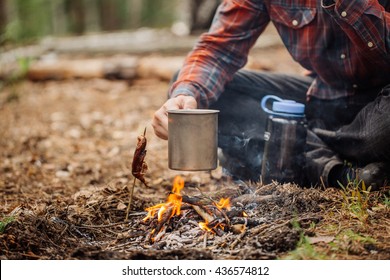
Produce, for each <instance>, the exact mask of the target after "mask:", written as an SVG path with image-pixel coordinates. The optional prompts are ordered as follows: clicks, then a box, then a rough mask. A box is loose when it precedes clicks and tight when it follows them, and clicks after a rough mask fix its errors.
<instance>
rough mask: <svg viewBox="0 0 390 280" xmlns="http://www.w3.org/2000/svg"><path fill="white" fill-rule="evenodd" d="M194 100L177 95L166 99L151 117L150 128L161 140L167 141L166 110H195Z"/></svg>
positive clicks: (195, 103)
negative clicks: (151, 127)
mask: <svg viewBox="0 0 390 280" xmlns="http://www.w3.org/2000/svg"><path fill="white" fill-rule="evenodd" d="M196 108H197V102H196V99H195V98H194V97H192V96H188V95H178V96H176V97H174V98H171V99H168V100H167V102H165V103H164V105H162V106H161V108H160V109H158V110H157V111H156V112H155V113H154V116H153V121H152V126H153V129H154V133H155V134H156V135H157V136H158V137H160V138H161V139H164V140H167V139H168V110H176V109H196Z"/></svg>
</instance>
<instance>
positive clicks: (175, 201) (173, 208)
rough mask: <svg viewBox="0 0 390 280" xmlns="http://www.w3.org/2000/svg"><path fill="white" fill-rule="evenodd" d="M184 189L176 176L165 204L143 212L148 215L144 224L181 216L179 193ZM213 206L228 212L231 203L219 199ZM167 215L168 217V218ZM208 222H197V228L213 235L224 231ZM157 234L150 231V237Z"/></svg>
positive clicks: (227, 199)
mask: <svg viewBox="0 0 390 280" xmlns="http://www.w3.org/2000/svg"><path fill="white" fill-rule="evenodd" d="M183 188H184V179H183V178H182V177H180V176H176V177H175V178H174V180H173V186H172V191H171V194H170V195H169V196H168V198H167V200H166V202H165V203H159V204H156V205H154V206H151V207H148V208H146V209H145V210H146V211H148V214H147V215H146V217H145V218H144V219H143V221H144V222H146V221H147V220H149V219H153V218H154V217H156V215H157V221H158V222H161V221H169V219H171V218H172V217H173V216H179V215H180V214H181V205H182V201H183V198H182V196H181V191H182V189H183ZM214 205H215V206H216V207H217V208H218V209H219V210H222V209H227V210H230V207H231V202H230V199H229V198H221V199H220V200H219V202H214ZM168 215H169V216H168ZM209 222H210V221H207V220H205V221H203V222H199V227H200V228H201V229H202V230H204V231H207V232H211V233H215V232H216V230H217V229H218V228H220V229H222V230H223V229H224V225H223V224H221V223H217V224H216V225H213V226H211V227H210V226H209ZM154 234H158V232H156V229H153V230H152V231H151V235H154ZM151 240H152V241H154V237H151Z"/></svg>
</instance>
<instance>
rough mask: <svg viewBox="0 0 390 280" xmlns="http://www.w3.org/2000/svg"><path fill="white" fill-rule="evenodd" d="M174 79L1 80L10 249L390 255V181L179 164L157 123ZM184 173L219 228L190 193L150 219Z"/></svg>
mask: <svg viewBox="0 0 390 280" xmlns="http://www.w3.org/2000/svg"><path fill="white" fill-rule="evenodd" d="M260 60H261V63H263V64H264V65H267V66H268V67H267V68H270V69H271V70H272V71H284V72H299V71H301V69H300V68H299V67H297V66H296V65H295V64H294V63H293V62H292V61H290V60H289V59H288V55H287V53H285V51H283V50H281V49H280V50H279V49H272V50H264V51H263V52H262V54H261V57H260ZM274 61H277V62H278V63H275V62H274ZM271 62H272V63H271ZM167 88H168V82H167V81H161V80H158V79H136V80H133V81H123V80H104V79H90V80H80V79H78V80H77V79H76V80H64V81H46V82H39V83H33V82H30V81H22V82H18V83H14V84H11V85H8V86H6V87H2V89H1V92H0V135H1V137H0V259H283V258H287V259H390V191H389V190H390V188H389V187H386V188H385V189H384V190H382V191H380V192H372V193H369V192H365V191H364V190H361V189H359V188H358V186H356V185H353V184H351V186H350V188H347V189H345V190H341V189H323V188H322V187H321V186H319V187H318V188H300V187H298V186H296V185H292V184H284V185H280V184H277V183H276V182H275V183H272V184H269V185H262V184H261V183H251V182H241V183H236V182H232V181H231V180H229V178H226V177H225V176H223V175H222V174H221V170H220V169H219V168H218V169H217V170H215V171H212V172H192V173H191V172H177V171H172V170H169V169H168V164H167V154H168V153H167V142H166V141H163V140H160V139H158V138H157V137H155V136H154V134H153V132H152V127H151V126H150V120H151V117H152V115H153V113H154V111H155V110H156V109H157V108H159V106H160V105H161V104H162V103H163V102H164V100H165V99H166V91H167ZM145 127H147V135H146V137H147V139H148V146H147V150H148V153H147V156H146V161H147V163H148V165H149V170H148V172H147V174H146V180H147V182H148V187H145V186H143V185H142V184H141V183H140V182H138V181H137V183H136V187H135V190H134V199H133V204H132V208H131V212H130V216H129V219H128V221H125V218H126V207H127V203H128V200H129V188H130V187H131V185H132V184H133V177H132V175H131V162H132V157H133V152H134V148H135V145H136V143H137V136H138V135H140V134H141V133H142V132H143V130H144V128H145ZM176 175H181V176H182V178H183V179H184V180H185V188H184V190H183V192H182V193H183V194H185V195H186V197H188V198H197V199H198V200H197V201H198V202H197V203H200V205H202V207H203V209H206V212H207V211H214V213H219V214H218V215H217V216H218V219H219V222H220V224H221V226H220V227H219V228H218V230H217V229H215V230H214V231H213V232H207V231H205V230H203V229H201V228H200V227H199V225H198V223H199V222H201V221H202V220H203V219H202V218H201V217H200V215H199V213H198V212H197V211H195V207H193V206H192V205H191V204H186V203H184V204H183V205H182V211H181V214H180V215H178V216H174V217H172V218H171V219H169V220H168V219H167V220H166V221H165V223H164V224H159V223H158V222H157V220H156V218H152V219H149V220H147V221H144V220H143V219H144V218H145V217H146V214H147V211H146V210H145V208H147V207H150V206H152V205H154V204H157V203H162V202H164V201H165V199H166V197H167V196H168V194H169V193H170V191H171V188H172V183H173V179H174V178H175V176H176ZM222 197H229V198H230V199H231V201H232V206H231V208H230V210H222V211H217V210H215V209H214V208H215V207H214V206H213V205H214V203H215V201H218V200H219V199H220V198H222ZM213 207H214V208H213ZM213 209H214V210H213ZM215 211H217V212H215ZM222 225H223V229H222ZM158 226H159V227H160V228H161V231H160V232H158V233H156V232H153V229H155V228H156V227H158Z"/></svg>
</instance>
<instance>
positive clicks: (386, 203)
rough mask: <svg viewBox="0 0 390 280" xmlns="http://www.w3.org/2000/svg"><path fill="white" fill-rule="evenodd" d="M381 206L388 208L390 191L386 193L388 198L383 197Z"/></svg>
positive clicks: (389, 205)
mask: <svg viewBox="0 0 390 280" xmlns="http://www.w3.org/2000/svg"><path fill="white" fill-rule="evenodd" d="M384 197H385V198H384V200H383V204H384V205H386V207H390V191H389V192H388V196H387V195H386V194H385V195H384Z"/></svg>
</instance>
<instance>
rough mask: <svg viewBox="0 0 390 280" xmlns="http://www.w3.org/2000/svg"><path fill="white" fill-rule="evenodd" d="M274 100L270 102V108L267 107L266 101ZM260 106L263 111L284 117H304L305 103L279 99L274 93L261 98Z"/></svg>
mask: <svg viewBox="0 0 390 280" xmlns="http://www.w3.org/2000/svg"><path fill="white" fill-rule="evenodd" d="M268 100H274V102H272V110H270V109H268V108H267V104H266V103H267V101H268ZM261 108H262V109H263V110H264V112H266V113H268V114H271V115H277V116H285V117H304V116H305V104H302V103H298V102H295V101H294V100H287V99H281V98H280V97H277V96H275V95H266V96H264V97H263V99H262V100H261Z"/></svg>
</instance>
